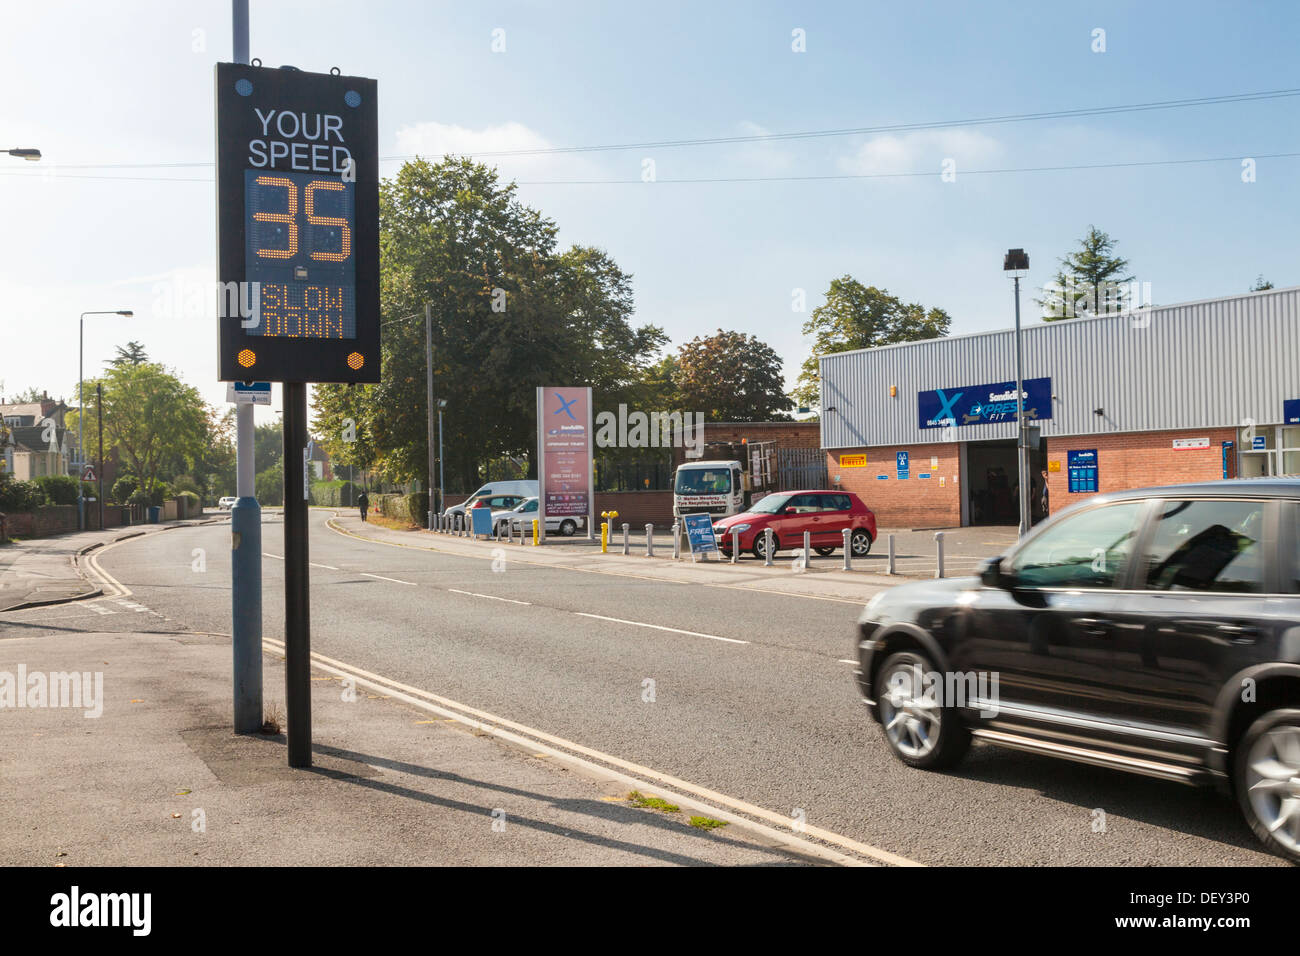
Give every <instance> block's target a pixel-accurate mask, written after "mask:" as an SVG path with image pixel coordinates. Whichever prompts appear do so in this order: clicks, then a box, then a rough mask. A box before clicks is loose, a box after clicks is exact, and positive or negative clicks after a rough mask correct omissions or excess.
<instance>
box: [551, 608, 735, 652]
mask: <svg viewBox="0 0 1300 956" xmlns="http://www.w3.org/2000/svg"><path fill="white" fill-rule="evenodd" d="M573 613H574V614H576V615H578V617H594V618H595V619H596V620H598V621H613V622H614V623H615V624H631V625H632V626H633V627H652V628H654V629H655V630H656V631H672V632H673V633H674V634H688V635H690V636H691V637H707V638H708V639H709V640H711V641H726V642H727V643H728V644H748V643H749V641H738V640H736V639H735V638H734V637H718V635H716V634H701V633H700V632H699V631H683V630H682V629H681V628H680V627H664V626H663V625H662V624H645V623H643V622H641V621H625V620H623V619H622V618H621V617H605V616H604V615H603V614H586V613H584V612H583V611H574V612H573Z"/></svg>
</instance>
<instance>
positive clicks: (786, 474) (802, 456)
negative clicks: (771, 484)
mask: <svg viewBox="0 0 1300 956" xmlns="http://www.w3.org/2000/svg"><path fill="white" fill-rule="evenodd" d="M776 462H777V478H778V481H777V488H778V489H779V490H781V491H801V490H803V489H806V488H825V487H826V486H827V485H826V483H827V481H828V480H829V478H828V475H827V472H826V453H825V452H823V451H822V450H821V449H820V448H778V449H777V451H776Z"/></svg>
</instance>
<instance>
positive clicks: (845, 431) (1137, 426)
mask: <svg viewBox="0 0 1300 956" xmlns="http://www.w3.org/2000/svg"><path fill="white" fill-rule="evenodd" d="M1009 309H1010V303H1008V310H1009ZM1021 341H1022V348H1023V354H1024V396H1025V412H1026V416H1027V418H1028V420H1029V421H1030V422H1031V423H1032V425H1033V426H1034V427H1036V428H1037V429H1038V432H1037V440H1036V441H1035V443H1034V447H1033V450H1032V452H1031V460H1030V474H1031V476H1033V484H1032V494H1031V497H1032V500H1033V501H1034V508H1035V515H1034V516H1035V518H1036V519H1037V518H1039V517H1041V515H1042V514H1043V513H1045V512H1044V511H1043V508H1042V506H1043V504H1044V496H1043V494H1042V485H1043V483H1044V476H1045V479H1046V481H1045V484H1046V488H1047V494H1046V498H1045V501H1046V505H1047V509H1046V513H1050V512H1054V511H1057V510H1059V509H1061V508H1063V507H1066V506H1068V505H1070V504H1073V503H1074V502H1076V501H1079V500H1081V499H1083V498H1085V497H1087V496H1088V495H1090V494H1096V493H1099V492H1106V491H1114V490H1119V489H1126V488H1139V487H1144V486H1148V485H1158V484H1166V483H1173V482H1184V481H1206V480H1215V479H1220V478H1232V477H1253V476H1264V475H1293V474H1300V286H1296V287H1291V288H1286V289H1270V290H1267V291H1263V292H1251V293H1247V294H1243V295H1237V296H1229V297H1225V298H1221V299H1206V300H1204V301H1200V302H1187V303H1182V304H1178V305H1169V306H1158V307H1150V308H1145V309H1141V310H1137V311H1133V312H1126V313H1121V314H1117V315H1108V316H1100V317H1089V318H1076V319H1063V320H1060V321H1056V322H1043V321H1041V320H1039V319H1036V318H1034V319H1030V320H1028V321H1027V322H1026V323H1025V324H1024V326H1023V328H1022V332H1021ZM1015 354H1016V353H1015V332H1014V330H1011V329H1008V330H1005V331H997V332H985V333H978V334H974V335H960V336H951V337H948V338H939V339H930V340H927V341H923V342H909V343H903V344H898V345H889V346H885V347H882V348H876V349H860V350H857V351H852V352H839V353H834V354H831V355H823V356H821V358H820V367H821V408H822V416H821V445H822V449H823V451H824V452H825V454H826V458H827V469H828V475H829V476H830V479H831V481H832V483H833V484H835V485H837V486H838V487H841V488H844V489H846V490H849V491H854V492H857V493H858V494H859V495H861V497H862V498H863V500H864V501H866V502H867V504H868V505H869V506H870V507H871V508H872V509H873V510H874V511H875V512H876V515H877V520H878V521H879V523H880V525H881V526H882V527H954V526H959V525H971V524H1015V523H1016V521H1017V516H1018V510H1017V509H1018V504H1017V498H1016V490H1017V486H1018V480H1017V467H1016V447H1015V445H1016V441H1015V439H1016V424H1015V378H1016V365H1015Z"/></svg>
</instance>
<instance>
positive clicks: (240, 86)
mask: <svg viewBox="0 0 1300 956" xmlns="http://www.w3.org/2000/svg"><path fill="white" fill-rule="evenodd" d="M235 92H236V93H238V94H239V95H240V96H250V95H251V94H252V92H253V81H252V80H247V79H239V80H236V81H235Z"/></svg>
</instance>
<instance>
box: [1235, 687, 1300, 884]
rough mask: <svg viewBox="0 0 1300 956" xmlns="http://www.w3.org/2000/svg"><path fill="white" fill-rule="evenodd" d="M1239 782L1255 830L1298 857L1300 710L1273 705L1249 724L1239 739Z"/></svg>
mask: <svg viewBox="0 0 1300 956" xmlns="http://www.w3.org/2000/svg"><path fill="white" fill-rule="evenodd" d="M1236 784H1237V790H1238V797H1239V799H1240V802H1241V808H1242V812H1243V813H1245V815H1246V821H1247V822H1248V823H1249V824H1250V826H1251V829H1252V830H1254V831H1255V834H1256V835H1257V836H1258V837H1259V838H1260V840H1262V841H1263V842H1264V844H1265V845H1266V846H1268V847H1269V849H1271V850H1272V851H1273V852H1275V853H1279V854H1280V855H1282V856H1285V857H1287V858H1289V859H1291V860H1293V861H1297V862H1300V710H1275V711H1271V712H1269V713H1267V714H1265V715H1264V716H1263V717H1260V718H1259V719H1258V720H1257V721H1255V723H1254V724H1252V725H1251V727H1250V729H1249V730H1248V731H1246V734H1245V736H1244V737H1242V739H1241V743H1240V745H1239V750H1238V757H1237V780H1236Z"/></svg>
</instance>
